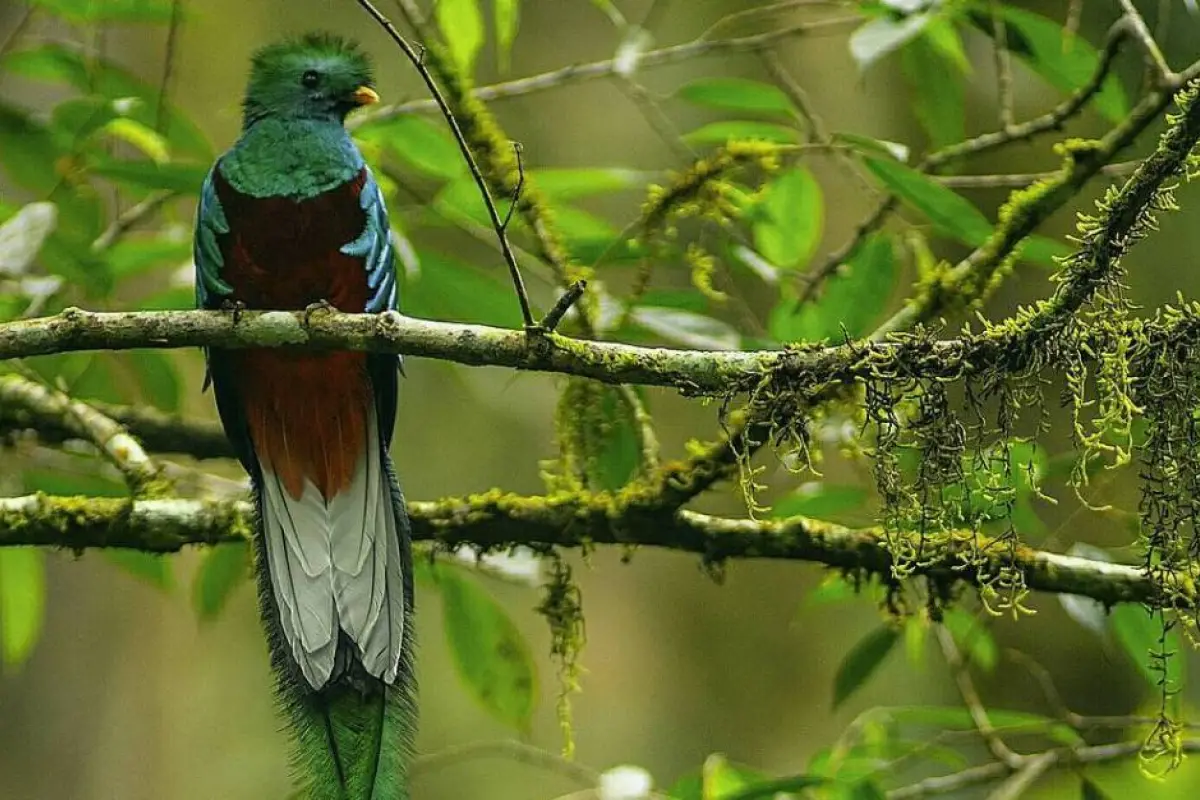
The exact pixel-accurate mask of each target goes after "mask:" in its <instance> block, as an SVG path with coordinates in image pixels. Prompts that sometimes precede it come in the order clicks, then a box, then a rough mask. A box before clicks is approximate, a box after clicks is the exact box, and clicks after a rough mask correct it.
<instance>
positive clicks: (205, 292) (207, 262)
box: [192, 164, 233, 308]
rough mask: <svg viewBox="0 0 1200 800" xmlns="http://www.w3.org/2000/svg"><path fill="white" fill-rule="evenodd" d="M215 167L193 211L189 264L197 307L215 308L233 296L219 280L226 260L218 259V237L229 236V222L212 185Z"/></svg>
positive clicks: (223, 282) (201, 189) (230, 288)
mask: <svg viewBox="0 0 1200 800" xmlns="http://www.w3.org/2000/svg"><path fill="white" fill-rule="evenodd" d="M216 172H217V167H216V165H215V164H214V165H213V168H212V169H210V170H209V171H208V175H207V176H206V177H205V178H204V185H203V186H202V187H201V188H200V205H199V207H198V208H197V209H196V235H195V239H194V244H193V247H192V260H193V261H195V262H196V307H197V308H214V307H216V306H218V305H220V301H221V300H223V299H225V298H226V297H229V296H230V295H231V294H233V287H232V286H230V285H229V284H228V283H226V282H225V281H223V280H221V268H222V267H223V266H225V259H224V257H223V256H222V255H221V246H220V243H219V242H218V241H217V237H218V236H223V235H225V234H227V233H229V220H227V219H225V210H224V209H223V208H222V207H221V198H219V197H217V188H216V184H215V181H214V178H215V176H216Z"/></svg>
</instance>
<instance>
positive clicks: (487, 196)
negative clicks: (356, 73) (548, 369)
mask: <svg viewBox="0 0 1200 800" xmlns="http://www.w3.org/2000/svg"><path fill="white" fill-rule="evenodd" d="M356 2H357V3H358V4H359V5H360V6H362V8H363V9H364V10H365V11H366V12H367V13H368V14H370V15H371V17H372V18H373V19H374V20H375V21H376V22H377V23H378V24H379V26H380V27H382V28H383V29H384V31H385V32H386V33H387V35H388V36H389V37H391V39H392V41H394V42H395V43H396V44H397V45H398V46H399V47H400V49H401V50H403V51H404V55H405V56H407V57H408V60H409V61H411V62H412V65H413V66H414V67H416V69H417V72H418V73H420V75H421V80H423V81H424V82H425V86H426V88H427V89H429V93H430V95H431V96H432V97H433V100H434V102H435V103H437V107H438V109H439V110H440V111H441V112H442V116H443V117H445V118H446V124H448V125H449V126H450V131H451V133H453V134H454V140H455V141H456V142H457V143H458V149H459V151H460V152H461V153H462V157H463V160H464V161H466V163H467V168H468V169H469V170H470V172H471V177H472V178H473V179H474V180H475V185H476V187H478V189H479V193H480V195H481V196H482V197H483V204H484V206H485V207H486V208H487V213H488V218H489V219H490V220H491V223H492V227H493V228H494V229H495V231H496V236H497V238H498V239H499V240H500V252H501V253H502V254H503V256H504V263H505V264H507V265H508V272H509V276H510V277H511V278H512V282H513V288H514V289H515V290H516V293H517V302H518V303H520V306H521V319H522V320H523V321H524V323H525V327H527V328H532V327H534V320H533V311H532V310H531V309H530V305H529V296H528V295H527V294H526V292H525V282H524V281H523V280H522V279H521V268H520V267H518V266H517V258H516V256H514V255H513V252H512V248H511V247H509V244H508V234H507V233H506V232H505V230H504V223H503V221H502V220H501V219H500V212H499V210H498V209H497V208H496V202H495V201H494V200H493V199H492V193H491V191H490V190H489V189H488V185H487V180H486V179H484V177H483V173H482V172H481V171H480V169H479V164H477V163H476V161H475V156H474V154H472V152H471V147H470V145H469V144H467V139H466V137H465V136H463V133H462V130H461V129H459V127H458V120H456V119H455V118H454V113H453V112H452V111H451V110H450V106H449V105H447V103H446V99H445V98H444V97H443V96H442V91H441V89H439V88H438V85H437V81H435V80H434V79H433V74H432V73H431V72H430V71H429V69H428V68H427V67H426V66H425V62H424V60H423V59H422V57H421V55H420V54H419V53H417V51H416V49H414V48H413V46H412V45H411V44H409V43H408V40H407V39H405V38H404V36H402V35H401V33H400V31H399V30H398V29H397V28H396V26H395V25H393V24H392V22H391V20H389V19H388V18H387V17H385V16H384V15H383V14H382V13H381V12H380V11H379V9H377V8H376V7H375V5H374V4H373V3H372V2H371V0H356Z"/></svg>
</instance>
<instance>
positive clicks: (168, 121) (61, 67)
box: [0, 0, 213, 188]
mask: <svg viewBox="0 0 1200 800" xmlns="http://www.w3.org/2000/svg"><path fill="white" fill-rule="evenodd" d="M92 2H94V3H95V4H96V5H97V6H100V5H104V4H105V3H106V0H92ZM0 69H5V70H8V71H9V72H12V73H13V74H16V75H21V76H23V77H26V78H32V79H34V80H42V81H51V82H55V83H65V84H67V85H69V86H71V87H73V88H74V89H76V90H77V91H79V92H83V93H85V94H87V95H89V96H99V97H103V98H107V99H108V100H110V101H115V103H116V106H118V107H119V108H118V110H119V113H120V115H121V116H125V117H129V118H130V119H132V120H135V121H137V122H140V123H142V124H143V125H147V126H150V127H151V128H154V127H155V126H156V124H157V122H158V115H159V111H158V109H159V91H158V86H157V84H153V85H152V84H149V83H146V82H145V81H143V80H141V79H140V78H137V77H135V76H134V75H133V74H132V73H130V72H128V71H126V70H125V69H123V68H122V67H119V66H117V65H116V64H114V63H112V62H111V61H107V60H105V59H102V58H94V57H87V56H85V55H84V54H83V52H82V51H80V50H77V49H72V48H71V47H69V46H66V45H58V44H46V45H41V46H39V47H35V48H30V49H28V50H19V51H16V52H12V53H8V54H7V55H5V56H4V57H3V58H0ZM164 111H165V116H164V121H165V131H166V138H167V142H169V143H170V145H171V150H172V152H173V153H174V154H175V155H176V156H181V155H182V156H188V157H190V158H194V159H195V160H197V161H200V162H202V163H204V164H209V163H211V162H212V160H213V149H212V145H210V144H209V143H208V139H206V138H205V136H204V134H203V133H202V132H201V131H200V129H199V128H198V127H197V126H196V124H195V123H194V122H192V121H191V119H189V118H188V116H187V115H186V114H184V113H182V112H181V111H180V110H179V109H178V108H176V107H175V106H174V105H173V104H170V103H168V104H167V106H166V108H165V109H164ZM2 149H3V148H2V147H0V150H2ZM197 188H198V186H197Z"/></svg>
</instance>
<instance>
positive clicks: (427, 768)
mask: <svg viewBox="0 0 1200 800" xmlns="http://www.w3.org/2000/svg"><path fill="white" fill-rule="evenodd" d="M480 758H501V759H507V760H509V761H515V762H517V763H520V764H527V765H529V766H531V767H537V768H538V769H543V770H546V771H547V772H553V773H556V774H558V775H562V776H563V777H565V778H567V779H568V780H571V781H574V782H575V783H577V784H579V785H580V786H588V787H591V786H595V785H596V784H597V783H598V782H599V780H600V773H598V772H596V771H595V770H593V769H590V768H589V767H585V766H584V765H582V764H579V763H578V762H576V761H572V760H571V759H568V758H563V757H562V756H560V755H558V754H557V753H553V752H551V751H549V750H544V749H542V748H540V747H535V746H533V745H530V744H525V743H524V742H518V741H515V740H512V739H501V740H499V741H491V742H468V743H466V744H458V745H451V746H449V747H443V748H442V749H440V750H435V751H434V752H432V753H428V754H427V755H423V756H420V757H419V758H416V759H414V760H413V763H412V768H411V774H412V776H413V777H416V776H418V775H421V774H422V773H429V772H434V771H436V770H439V769H445V768H446V767H452V766H454V765H456V764H461V763H463V762H466V761H474V760H476V759H480Z"/></svg>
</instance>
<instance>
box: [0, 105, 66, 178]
mask: <svg viewBox="0 0 1200 800" xmlns="http://www.w3.org/2000/svg"><path fill="white" fill-rule="evenodd" d="M61 155H62V151H61V150H59V149H58V146H57V145H56V144H55V142H54V137H53V136H52V135H51V134H50V131H49V130H47V129H46V128H45V127H44V126H43V125H41V124H40V123H38V122H34V121H33V120H32V119H31V118H30V117H29V115H28V114H26V113H25V112H24V111H21V110H19V109H16V108H13V107H12V106H9V105H5V104H3V103H0V164H3V165H4V169H5V171H6V172H7V173H8V176H9V177H10V178H12V181H13V183H15V184H17V185H18V186H20V187H22V188H24V189H28V190H30V191H31V192H36V193H37V194H38V195H41V196H48V195H49V194H50V193H51V192H52V191H53V190H54V189H55V188H56V187H57V186H58V184H59V183H60V182H61V181H62V176H61V175H59V173H58V171H57V170H58V160H59V157H60V156H61Z"/></svg>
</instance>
